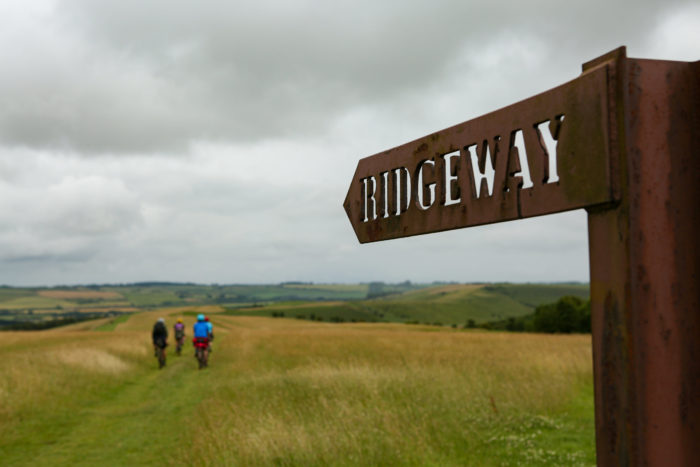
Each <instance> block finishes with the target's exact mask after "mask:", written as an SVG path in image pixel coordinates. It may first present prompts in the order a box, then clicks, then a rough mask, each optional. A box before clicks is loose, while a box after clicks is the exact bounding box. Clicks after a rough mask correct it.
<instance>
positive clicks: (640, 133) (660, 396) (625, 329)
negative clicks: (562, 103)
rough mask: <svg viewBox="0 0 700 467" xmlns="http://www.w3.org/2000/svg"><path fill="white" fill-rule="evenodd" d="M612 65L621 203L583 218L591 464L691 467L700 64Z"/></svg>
mask: <svg viewBox="0 0 700 467" xmlns="http://www.w3.org/2000/svg"><path fill="white" fill-rule="evenodd" d="M609 58H610V59H611V60H614V61H615V62H616V64H617V65H616V66H617V67H618V71H619V72H620V76H621V80H620V82H619V84H618V88H617V93H618V113H619V114H622V115H623V116H624V119H623V120H622V125H621V132H620V139H619V142H618V148H619V150H620V154H621V157H620V159H619V168H620V170H619V172H618V173H619V178H618V180H617V182H619V184H620V193H621V200H620V201H621V202H620V204H619V205H618V206H617V207H615V208H614V209H607V210H596V209H591V210H589V217H588V219H589V249H590V262H591V306H592V314H593V341H594V349H593V350H594V360H595V361H594V363H595V364H594V368H595V381H596V431H597V436H596V439H597V443H596V445H597V455H598V462H599V464H600V465H674V466H695V465H700V447H699V443H700V257H699V254H698V252H699V251H700V250H698V248H697V239H698V232H699V231H700V158H699V157H698V148H700V141H699V137H698V136H699V135H700V115H699V113H698V112H699V109H700V82H699V81H700V73H699V71H700V70H699V68H700V67H699V66H698V62H695V63H684V62H669V61H660V60H638V59H627V58H625V57H624V55H620V56H617V57H609Z"/></svg>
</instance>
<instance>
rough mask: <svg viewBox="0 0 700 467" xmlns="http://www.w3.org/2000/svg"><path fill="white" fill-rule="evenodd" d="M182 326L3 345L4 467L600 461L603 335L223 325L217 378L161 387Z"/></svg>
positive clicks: (112, 324) (184, 361)
mask: <svg viewBox="0 0 700 467" xmlns="http://www.w3.org/2000/svg"><path fill="white" fill-rule="evenodd" d="M184 310H186V309H185V308H171V309H162V310H156V311H153V312H147V313H137V314H133V315H129V316H126V315H125V316H120V317H117V318H112V319H104V320H97V321H90V322H83V323H79V324H76V325H72V326H66V327H63V328H55V329H52V330H50V331H38V332H6V333H3V334H2V336H3V339H2V340H0V356H2V358H1V359H0V373H1V374H2V375H3V378H2V379H0V459H2V463H3V464H6V465H32V466H35V465H144V464H151V465H152V464H158V465H183V464H184V465H195V464H203V465H300V466H301V465H304V466H306V465H473V466H491V465H493V466H496V465H499V466H509V465H513V466H515V465H528V466H530V465H533V466H539V465H567V466H570V465H593V464H594V463H595V454H594V429H593V395H592V370H591V343H590V336H586V335H537V334H507V333H495V332H481V331H464V330H459V331H455V330H452V329H450V328H446V327H442V328H436V327H434V326H421V325H417V326H407V325H405V324H394V323H343V324H330V323H325V322H324V323H321V322H311V321H302V320H296V319H272V318H264V317H238V316H227V315H221V314H212V315H210V316H211V318H212V321H213V323H214V326H215V332H216V340H215V342H214V353H213V355H212V358H211V366H210V368H208V369H206V370H202V371H198V370H197V369H196V362H195V360H194V358H193V357H192V355H191V347H188V348H187V351H186V352H184V354H183V356H181V357H176V356H174V355H173V353H172V352H169V355H168V365H167V367H166V368H165V369H163V370H160V371H159V370H157V363H156V361H155V358H154V357H153V353H152V349H151V347H150V330H151V326H152V324H153V322H154V321H155V320H156V319H157V318H158V317H159V316H164V317H165V318H166V320H167V323H168V325H169V326H172V324H173V323H174V321H175V318H176V317H178V316H180V317H184V319H185V321H186V324H187V325H188V330H189V329H190V326H191V324H192V323H193V319H194V318H193V317H192V316H190V314H189V313H188V314H183V311H184ZM194 311H198V310H194ZM210 311H211V309H209V310H208V311H207V312H210Z"/></svg>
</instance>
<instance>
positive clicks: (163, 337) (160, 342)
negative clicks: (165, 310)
mask: <svg viewBox="0 0 700 467" xmlns="http://www.w3.org/2000/svg"><path fill="white" fill-rule="evenodd" d="M151 337H152V339H153V350H154V352H155V356H156V357H158V362H159V363H160V367H161V368H162V367H164V366H165V348H166V347H167V346H168V328H167V327H166V326H165V319H163V318H158V321H156V324H154V325H153V332H152V333H151Z"/></svg>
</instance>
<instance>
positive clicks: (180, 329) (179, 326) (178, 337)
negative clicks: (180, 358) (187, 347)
mask: <svg viewBox="0 0 700 467" xmlns="http://www.w3.org/2000/svg"><path fill="white" fill-rule="evenodd" d="M173 331H174V332H175V341H176V342H177V348H176V352H177V354H178V355H180V350H181V349H182V345H183V344H184V343H185V325H184V323H183V322H182V318H178V319H177V323H175V326H173Z"/></svg>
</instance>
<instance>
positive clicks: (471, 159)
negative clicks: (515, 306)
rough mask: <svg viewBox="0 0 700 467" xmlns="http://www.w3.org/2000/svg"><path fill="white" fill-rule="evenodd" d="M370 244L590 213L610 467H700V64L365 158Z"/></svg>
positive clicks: (670, 66)
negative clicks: (580, 211)
mask: <svg viewBox="0 0 700 467" xmlns="http://www.w3.org/2000/svg"><path fill="white" fill-rule="evenodd" d="M344 207H345V211H346V212H347V215H348V217H349V218H350V222H351V224H352V226H353V228H354V230H355V233H356V234H357V237H358V239H359V240H360V242H362V243H366V242H373V241H379V240H387V239H393V238H400V237H407V236H411V235H419V234H425V233H431V232H439V231H443V230H449V229H456V228H463V227H469V226H475V225H480V224H489V223H494V222H501V221H508V220H514V219H521V218H526V217H532V216H539V215H543V214H549V213H555V212H562V211H567V210H572V209H579V208H585V209H586V210H587V212H588V239H589V255H590V274H591V278H590V282H591V312H592V321H593V322H592V329H593V364H594V365H593V367H594V380H595V418H596V453H597V459H598V465H604V466H618V465H653V466H671V465H672V466H699V465H700V62H673V61H662V60H643V59H634V58H628V57H627V56H626V50H625V48H624V47H621V48H619V49H617V50H614V51H612V52H610V53H608V54H606V55H603V56H602V57H599V58H597V59H595V60H592V61H590V62H588V63H586V64H584V65H583V73H582V74H581V76H579V77H578V78H576V79H575V80H573V81H570V82H568V83H566V84H563V85H561V86H559V87H556V88H554V89H551V90H549V91H546V92H544V93H542V94H539V95H537V96H534V97H531V98H529V99H526V100H524V101H521V102H518V103H516V104H513V105H511V106H509V107H505V108H503V109H501V110H497V111H495V112H492V113H489V114H487V115H484V116H482V117H479V118H476V119H474V120H470V121H467V122H464V123H461V124H459V125H455V126H453V127H450V128H447V129H445V130H442V131H439V132H437V133H433V134H431V135H428V136H425V137H423V138H420V139H418V140H415V141H413V142H410V143H407V144H404V145H402V146H399V147H396V148H393V149H390V150H388V151H385V152H383V153H380V154H377V155H374V156H371V157H367V158H364V159H362V160H360V162H359V164H358V166H357V170H356V172H355V175H354V177H353V179H352V182H351V185H350V189H349V191H348V195H347V198H346V199H345V203H344Z"/></svg>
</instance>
